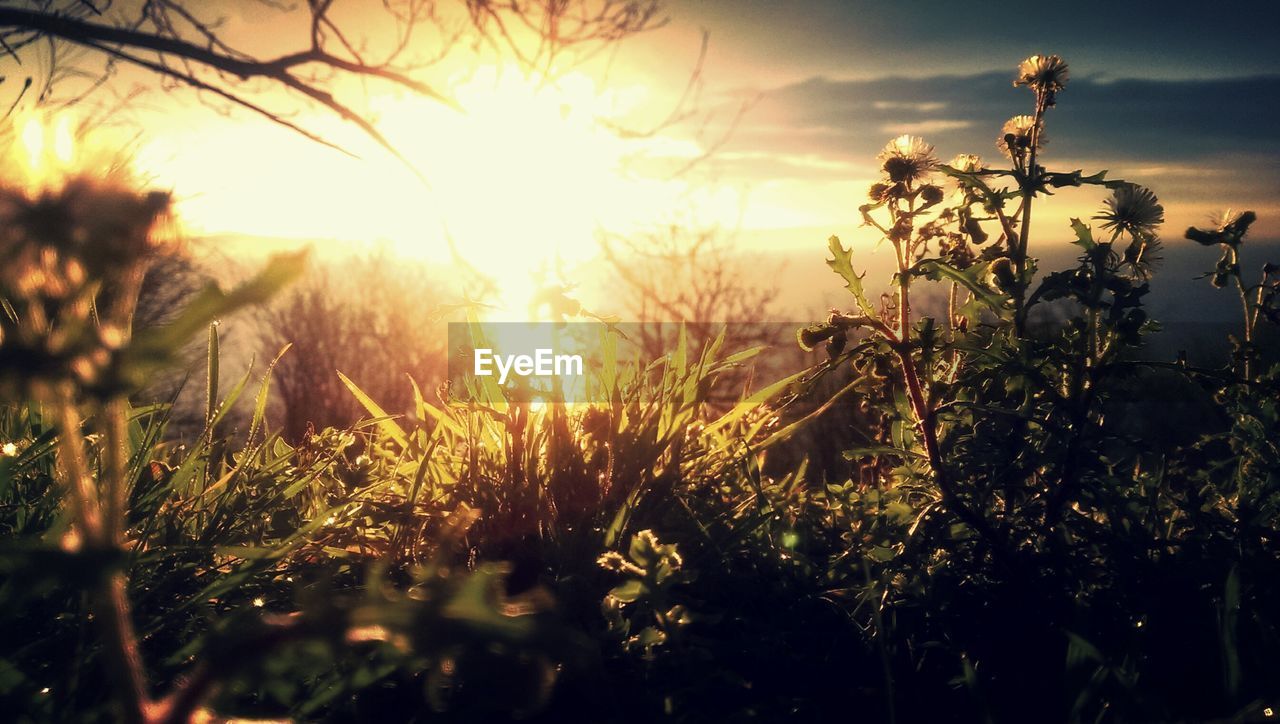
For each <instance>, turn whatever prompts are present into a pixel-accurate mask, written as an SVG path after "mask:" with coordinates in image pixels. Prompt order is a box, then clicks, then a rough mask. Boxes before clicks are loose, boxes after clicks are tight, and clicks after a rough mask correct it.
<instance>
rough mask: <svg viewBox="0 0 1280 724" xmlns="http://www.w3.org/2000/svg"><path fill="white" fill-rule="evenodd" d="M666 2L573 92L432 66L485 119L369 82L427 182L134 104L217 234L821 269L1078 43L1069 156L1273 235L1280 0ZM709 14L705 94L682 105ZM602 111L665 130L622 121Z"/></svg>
mask: <svg viewBox="0 0 1280 724" xmlns="http://www.w3.org/2000/svg"><path fill="white" fill-rule="evenodd" d="M374 4H375V3H366V4H365V5H366V6H368V5H374ZM337 6H338V7H340V8H343V11H342V12H343V13H345V15H343V16H342V17H343V18H344V19H346V20H347V21H348V22H349V23H351V24H352V27H353V28H354V29H355V30H357V31H367V33H368V37H369V38H370V39H371V40H370V42H371V44H372V45H373V46H374V47H377V43H378V42H380V41H379V38H384V37H385V35H379V34H378V33H379V31H378V29H377V28H376V27H373V26H367V25H366V21H365V20H364V18H365V17H367V16H368V13H367V12H366V10H367V7H366V8H365V9H362V5H361V3H359V2H348V3H345V4H344V3H342V2H339V3H338V4H337ZM202 7H203V8H206V9H207V10H206V11H207V12H209V13H211V16H212V15H222V16H225V22H224V24H223V25H222V26H221V27H222V28H223V31H224V32H225V33H226V35H227V37H228V38H230V39H232V40H233V41H234V43H233V44H239V45H240V46H241V47H245V48H249V49H253V50H259V51H262V52H264V53H267V54H272V53H273V52H278V50H280V49H282V48H280V46H281V45H285V46H289V47H286V48H283V49H285V50H287V49H291V47H292V46H291V45H290V44H291V43H293V42H295V41H297V40H299V39H300V38H304V37H305V36H303V35H301V34H300V32H301V31H302V30H304V29H302V28H300V26H299V25H298V24H297V22H296V16H295V17H293V18H292V19H291V18H290V17H289V16H288V15H282V14H281V13H279V12H277V11H274V10H272V9H270V8H269V7H266V6H264V5H261V4H258V3H252V2H243V1H241V0H220V1H219V2H215V3H211V4H208V5H202ZM362 13H363V14H362ZM668 14H669V16H670V20H669V22H668V23H667V24H666V26H665V27H663V28H661V29H659V30H655V31H651V32H649V33H646V34H643V35H641V36H638V37H636V38H632V39H629V40H627V41H625V42H624V43H623V44H622V45H621V46H619V47H618V48H617V49H616V52H613V53H609V54H605V55H603V56H600V57H598V58H597V59H596V60H595V61H593V62H592V63H590V64H587V65H585V66H583V67H582V68H580V69H577V70H575V71H573V72H570V73H567V74H566V75H565V76H562V77H561V78H560V80H559V81H558V82H557V83H556V84H555V85H554V87H550V88H548V87H545V86H544V87H538V88H535V87H533V86H532V85H531V84H530V83H529V82H527V81H525V80H524V79H523V78H521V76H520V74H519V73H515V72H511V71H510V69H508V68H504V67H501V66H500V65H496V64H495V61H494V59H493V58H492V57H485V58H483V59H482V60H480V61H479V63H480V65H479V66H477V62H476V60H475V57H478V56H471V55H468V54H466V53H463V54H462V55H461V56H460V58H459V59H458V60H456V61H451V62H445V63H441V64H440V65H439V66H438V67H437V68H435V69H433V70H432V71H431V73H432V74H433V76H432V77H433V79H434V80H435V81H438V83H439V84H441V85H442V86H444V87H447V88H451V89H453V91H454V94H455V95H456V96H457V97H458V98H459V100H460V101H461V102H462V105H463V107H464V108H465V109H466V112H465V113H462V114H459V113H457V112H455V111H451V110H448V109H444V108H443V107H441V106H439V104H432V103H430V102H425V101H421V100H414V99H411V98H406V97H404V94H397V93H388V92H385V91H380V90H378V89H376V88H375V89H373V90H371V91H370V90H367V89H363V88H361V89H356V90H357V91H358V92H359V93H360V94H361V97H362V98H365V99H366V101H367V103H366V104H365V105H363V106H362V107H363V108H366V109H368V110H369V111H370V112H371V114H372V115H374V116H376V118H377V119H378V122H379V126H380V128H383V129H384V130H385V131H386V133H387V135H388V136H389V137H391V139H392V140H393V141H394V142H396V143H397V144H398V145H399V146H401V147H402V148H403V149H404V150H405V151H406V155H407V156H409V157H410V158H412V159H413V160H414V162H415V163H417V164H418V165H419V167H420V170H421V171H422V172H423V174H424V176H425V177H426V179H427V184H426V185H424V184H422V183H421V182H420V181H419V180H418V179H417V178H416V177H415V176H414V175H413V174H412V173H410V172H408V171H407V170H406V169H405V168H404V166H403V165H402V164H400V163H398V162H397V161H395V160H394V159H391V158H389V157H388V155H387V154H385V153H382V152H380V151H379V150H378V149H376V148H375V147H373V146H372V144H370V143H369V141H368V139H367V138H362V137H361V136H360V135H359V134H358V133H356V132H354V131H353V130H352V129H351V128H349V127H347V126H344V124H343V123H342V122H341V121H339V120H337V119H335V118H333V117H332V116H329V115H326V114H324V113H322V112H319V111H316V110H315V109H309V108H306V107H298V108H297V109H296V110H297V115H296V116H294V118H295V119H296V120H298V121H300V122H303V123H305V124H307V125H308V126H309V127H311V128H313V129H317V130H320V131H322V132H324V133H325V134H326V135H328V136H329V137H331V138H334V139H335V140H337V141H339V142H340V143H342V144H343V145H344V146H345V147H347V148H348V149H349V150H353V151H355V152H356V153H358V154H359V155H360V156H361V159H359V160H354V159H351V158H348V157H346V156H342V155H340V154H337V153H335V152H332V151H329V150H326V149H323V148H320V147H318V146H316V145H315V144H313V143H311V142H309V141H306V140H305V139H302V138H301V137H299V136H297V134H293V133H291V132H289V131H287V130H285V129H282V128H279V127H274V126H271V125H270V124H268V123H266V122H263V121H261V120H260V119H256V118H253V117H250V116H247V115H246V114H244V113H231V114H226V113H223V112H220V111H221V110H225V109H220V108H217V107H216V104H209V103H208V102H207V99H206V100H205V101H202V100H200V99H198V98H196V97H194V96H193V95H192V94H191V93H187V92H170V91H164V90H157V89H156V88H154V87H152V90H151V91H150V92H149V93H148V94H147V95H144V96H143V97H142V99H141V101H140V102H139V103H138V108H137V109H136V114H135V117H136V118H137V119H139V122H140V124H141V126H142V128H143V133H142V135H141V136H140V137H139V140H138V146H137V154H136V155H137V159H138V163H139V165H140V166H141V167H142V168H143V170H144V171H145V172H147V173H148V174H150V175H151V176H152V177H153V178H154V179H156V182H157V183H158V184H160V185H167V186H169V187H171V188H173V189H174V191H175V194H176V195H177V197H178V199H179V211H180V213H183V214H184V215H185V218H186V221H187V223H188V225H189V226H190V228H191V229H193V230H194V231H195V233H201V234H209V235H224V236H225V235H227V234H240V235H243V236H251V237H255V238H277V237H278V238H291V239H303V240H323V243H325V244H329V245H346V244H358V243H369V242H386V243H390V244H391V245H392V246H394V247H395V248H397V249H399V250H401V251H402V252H405V253H411V254H414V255H421V256H425V257H428V258H436V259H439V258H442V257H443V256H444V255H445V254H447V253H449V252H448V244H447V243H445V239H446V237H448V238H452V239H453V241H454V244H455V247H454V248H461V249H462V251H463V252H464V255H469V256H470V260H472V261H477V260H481V261H489V260H492V259H493V258H495V257H497V258H501V259H503V260H504V261H505V262H507V263H510V264H514V265H517V266H522V267H532V266H535V265H536V264H538V263H541V262H545V261H546V259H547V257H549V256H555V257H558V258H561V257H568V258H569V259H570V261H574V262H582V261H585V260H587V259H589V258H590V257H591V256H592V255H593V254H594V252H595V249H596V246H595V237H596V235H597V234H598V233H599V232H600V230H601V229H606V230H610V231H612V230H622V231H630V230H635V229H639V228H642V227H643V226H644V225H646V224H667V223H684V224H689V225H719V226H722V227H725V228H732V229H735V230H737V231H736V236H735V237H734V238H735V241H736V242H737V243H740V244H741V245H743V246H744V247H746V248H749V249H752V250H757V251H765V252H769V253H774V252H788V253H790V252H795V253H796V254H799V253H801V252H802V251H806V250H807V251H808V252H809V253H810V254H811V255H812V256H814V257H815V259H818V263H819V265H820V258H819V257H820V256H821V254H822V247H823V244H824V240H825V238H826V237H827V235H829V234H831V233H839V234H841V235H842V237H843V238H848V239H850V240H852V241H853V242H855V243H863V244H865V245H867V246H868V247H869V246H870V245H871V244H872V242H873V241H874V239H873V237H871V236H870V235H869V234H868V233H867V230H866V229H863V228H859V225H858V223H857V222H858V219H857V206H858V204H860V203H861V202H862V199H863V198H865V190H866V187H867V185H868V184H869V183H871V182H872V181H874V180H875V177H876V175H877V173H878V169H877V166H876V162H875V155H876V153H877V152H878V151H879V149H880V148H881V147H882V146H883V145H884V144H885V142H886V141H888V140H889V139H891V138H893V137H894V136H897V135H899V134H903V133H909V134H915V135H920V136H923V137H924V138H925V139H926V140H927V141H928V142H930V143H932V144H934V145H935V146H936V149H937V155H938V156H939V157H940V158H942V159H943V160H946V159H949V158H950V157H951V156H953V155H954V154H957V153H962V152H964V153H978V154H980V155H982V156H984V157H986V158H988V159H991V160H993V161H994V160H995V159H996V158H997V157H998V151H997V150H996V149H995V146H994V142H995V138H996V136H997V134H998V132H999V128H1000V126H1001V124H1002V123H1003V121H1004V120H1005V119H1007V118H1008V117H1010V116H1012V115H1015V114H1018V113H1025V112H1029V110H1030V107H1031V94H1030V93H1029V92H1028V91H1027V90H1026V89H1025V88H1014V87H1013V86H1012V83H1011V81H1012V78H1013V75H1014V69H1015V68H1016V66H1017V63H1018V62H1019V61H1020V60H1021V59H1022V58H1024V57H1026V56H1027V55H1030V54H1033V53H1042V54H1047V53H1056V54H1059V55H1061V56H1062V57H1063V58H1065V59H1066V60H1067V62H1068V63H1069V64H1070V66H1071V81H1070V83H1069V84H1068V86H1067V88H1066V90H1065V91H1064V92H1063V93H1062V94H1061V96H1060V98H1059V104H1058V106H1057V107H1056V108H1054V109H1052V110H1051V112H1050V114H1049V117H1048V120H1047V127H1046V134H1047V137H1048V139H1049V140H1048V143H1047V146H1046V148H1045V152H1044V154H1043V156H1042V159H1043V161H1044V163H1046V165H1048V166H1049V167H1050V168H1053V169H1057V170H1075V169H1082V170H1084V171H1086V172H1087V173H1092V172H1095V171H1099V170H1103V169H1106V170H1108V171H1109V172H1110V175H1111V176H1112V177H1120V178H1125V179H1127V180H1130V181H1134V182H1138V183H1142V184H1144V185H1147V186H1149V187H1151V188H1152V189H1153V190H1154V191H1155V192H1156V193H1157V194H1158V195H1159V196H1160V198H1161V200H1162V202H1163V203H1164V204H1165V207H1166V212H1167V213H1166V216H1167V219H1168V222H1167V224H1166V228H1165V230H1164V234H1165V236H1166V238H1167V239H1169V240H1170V241H1171V243H1170V244H1168V245H1167V246H1169V247H1174V249H1173V250H1172V252H1171V253H1174V254H1177V253H1183V251H1184V250H1182V249H1181V247H1182V245H1179V244H1178V243H1177V241H1176V240H1180V238H1181V235H1182V234H1181V231H1182V229H1184V228H1185V227H1186V226H1187V225H1190V224H1204V223H1207V221H1208V219H1209V216H1210V215H1211V214H1212V213H1213V212H1215V211H1217V210H1221V209H1223V208H1226V207H1235V208H1253V209H1256V210H1257V211H1258V213H1259V215H1260V217H1261V221H1260V222H1259V224H1258V225H1257V227H1255V229H1256V231H1255V235H1256V236H1258V237H1260V238H1280V134H1278V133H1277V132H1276V129H1277V128H1280V123H1277V121H1276V119H1277V115H1278V114H1277V111H1280V100H1278V99H1280V64H1278V63H1277V61H1280V44H1278V43H1276V42H1275V40H1274V33H1275V29H1276V28H1277V27H1280V3H1274V2H1261V1H1259V2H1231V1H1223V2H1214V3H1204V2H1194V3H1190V2H1161V3H1150V2H1145V3H1140V2H1125V1H1121V0H1112V1H1111V2H1071V3H1021V4H1009V3H999V4H997V3H961V2H934V1H932V0H930V1H915V2H895V3H890V2H860V1H845V2H836V1H831V0H828V1H819V0H789V1H786V2H784V1H782V0H777V1H774V2H766V1H764V0H673V1H672V2H670V3H669V4H668ZM704 31H705V32H707V33H709V37H710V42H709V45H708V52H707V56H706V58H705V61H704V63H703V64H702V66H701V70H700V75H699V80H700V84H699V89H700V90H699V93H698V94H697V96H696V103H694V104H692V105H689V106H686V107H680V108H681V110H685V111H689V113H688V114H687V117H683V118H682V120H681V121H680V122H678V123H673V124H671V125H669V126H667V125H661V124H659V123H658V121H660V120H661V119H664V118H666V117H667V116H668V115H669V114H670V113H671V112H672V110H673V109H675V108H677V100H678V98H679V97H680V95H681V92H682V91H683V89H684V88H685V85H686V82H687V81H688V79H689V76H690V73H691V72H693V70H694V69H695V68H696V67H698V66H697V64H698V57H699V47H700V43H701V37H702V33H703V32H704ZM4 70H5V69H4V68H0V72H3V71H4ZM7 70H9V71H12V70H13V69H12V68H9V69H7ZM145 82H146V79H145V78H144V77H142V76H140V75H137V74H124V75H123V76H122V78H121V79H118V81H117V84H118V85H123V84H126V83H145ZM152 86H154V84H152ZM10 87H12V85H10ZM0 90H3V86H0ZM345 90H348V91H350V90H352V89H350V88H347V89H345ZM264 92H266V93H268V94H269V93H271V92H272V91H270V90H267V91H264ZM0 95H3V94H2V93H0ZM744 104H745V106H744ZM211 105H213V106H214V107H211ZM744 107H745V110H743V109H744ZM601 119H607V120H608V121H610V122H611V123H614V124H621V125H623V126H626V127H628V128H631V129H633V130H634V129H651V130H653V131H654V133H652V134H651V135H647V136H641V137H619V135H618V134H617V133H615V132H613V131H612V130H611V127H610V126H608V125H606V124H602V123H601V122H600V121H601ZM694 161H696V163H694V164H693V166H692V168H691V169H689V166H690V164H691V162H694ZM1103 196H1104V193H1103V192H1099V191H1095V190H1087V191H1071V192H1066V193H1062V194H1059V196H1058V197H1056V198H1055V199H1053V200H1052V201H1050V202H1049V203H1047V204H1046V205H1045V209H1046V213H1045V214H1043V215H1042V216H1041V218H1051V219H1061V221H1062V223H1061V224H1060V225H1059V226H1060V228H1058V227H1051V228H1049V229H1048V230H1047V233H1046V234H1045V240H1046V243H1056V244H1059V245H1060V246H1061V245H1062V244H1064V243H1065V240H1066V239H1067V238H1069V233H1068V227H1067V220H1068V219H1069V217H1071V216H1083V217H1087V216H1088V215H1089V214H1091V213H1094V210H1095V209H1096V208H1097V207H1098V206H1099V204H1100V202H1101V200H1102V197H1103Z"/></svg>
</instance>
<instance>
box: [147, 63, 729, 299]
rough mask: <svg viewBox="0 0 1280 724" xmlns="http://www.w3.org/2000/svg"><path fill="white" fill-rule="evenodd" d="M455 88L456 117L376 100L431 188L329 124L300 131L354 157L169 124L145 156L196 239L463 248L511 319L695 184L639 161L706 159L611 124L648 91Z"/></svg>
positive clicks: (680, 145) (443, 110) (485, 83)
mask: <svg viewBox="0 0 1280 724" xmlns="http://www.w3.org/2000/svg"><path fill="white" fill-rule="evenodd" d="M449 93H450V95H451V96H452V97H453V98H454V99H456V100H457V102H458V104H459V106H461V108H462V109H463V110H462V111H457V110H454V109H450V108H447V107H445V106H444V105H442V104H440V103H437V102H433V101H430V100H427V99H423V98H419V97H414V96H412V95H387V96H383V97H374V98H371V99H370V102H369V105H370V109H371V115H372V116H373V117H374V118H375V121H376V125H377V127H378V129H379V130H380V131H381V132H382V133H383V134H384V135H385V136H386V137H387V139H388V140H389V141H390V142H391V144H392V145H393V146H394V147H395V148H396V149H397V150H398V151H399V152H400V153H401V154H403V156H404V158H405V159H406V160H407V161H408V162H409V163H410V164H412V165H413V166H414V167H416V168H417V169H419V170H420V171H421V174H422V176H423V178H424V179H425V181H426V183H425V184H424V183H423V180H422V179H420V178H418V177H416V176H415V175H414V173H413V172H411V171H410V170H409V169H408V168H407V167H406V166H405V164H404V163H402V162H401V161H399V160H397V159H395V158H394V157H392V156H391V155H390V154H388V153H387V152H386V151H385V150H382V149H380V148H378V147H376V146H375V145H374V144H373V143H372V142H370V141H369V139H367V138H363V137H355V138H354V139H353V137H352V136H351V135H350V128H344V127H343V126H342V125H341V124H340V123H337V122H335V121H333V120H332V119H328V118H325V117H323V116H321V115H317V116H315V117H310V118H299V119H297V120H299V121H300V122H302V121H305V122H304V123H303V125H306V126H308V127H309V128H312V129H316V130H319V131H321V132H322V133H324V134H325V135H327V136H329V137H332V138H338V139H347V141H348V142H347V143H344V144H343V145H344V146H346V147H348V148H350V149H351V150H353V151H354V152H356V153H357V154H358V155H359V156H360V158H359V159H350V158H347V157H344V156H342V155H340V154H336V153H330V152H327V151H326V150H324V149H322V148H320V147H318V146H316V145H315V144H312V143H310V142H307V141H305V140H303V139H301V138H299V137H295V134H290V133H288V132H287V131H284V130H282V129H278V128H274V127H267V128H262V127H261V126H262V125H263V124H259V125H258V126H257V127H254V125H253V124H244V123H241V124H238V125H223V126H222V127H220V128H217V129H216V130H213V129H202V130H200V131H196V130H192V129H190V128H185V129H184V128H180V127H175V128H174V129H173V133H171V134H170V135H169V137H168V138H167V139H164V140H159V141H158V142H156V143H153V144H151V145H150V146H149V147H148V148H145V149H143V152H142V153H141V154H140V158H139V161H140V164H141V166H142V167H143V168H144V169H145V170H146V171H147V172H149V173H150V174H151V175H152V176H154V177H155V178H157V179H163V180H164V181H165V182H166V183H168V184H172V187H173V189H174V190H175V192H176V198H177V201H178V212H179V216H180V218H182V219H183V221H184V223H186V224H188V225H190V226H192V228H193V230H194V231H196V232H198V233H207V234H213V233H219V234H221V233H236V234H250V235H256V236H267V237H284V238H291V239H299V240H317V241H325V242H326V243H327V242H335V243H340V244H359V243H383V244H388V245H389V246H390V247H392V248H393V249H394V250H395V251H396V253H398V254H402V255H405V256H410V257H415V258H423V259H427V260H429V261H433V262H449V261H450V260H451V259H452V258H453V254H454V253H455V251H456V253H457V254H458V255H459V256H461V257H462V259H463V260H464V261H465V262H466V263H467V264H468V265H470V266H471V267H473V268H475V269H476V270H478V271H480V272H481V273H483V274H484V275H486V276H488V277H490V278H491V279H492V281H493V282H494V283H495V285H496V286H497V287H498V289H499V290H500V297H501V298H500V300H499V301H500V302H502V305H503V306H504V307H506V310H507V311H508V312H509V313H512V314H513V315H523V314H524V312H526V311H527V309H528V304H529V301H530V299H531V296H532V295H533V293H534V291H535V290H536V286H537V282H536V281H535V276H537V275H539V274H543V276H548V274H547V271H548V270H552V271H554V270H556V269H561V270H564V271H565V272H566V273H570V274H571V273H572V271H573V269H574V268H575V267H576V266H578V265H580V264H582V263H584V262H586V261H588V260H590V259H592V258H594V257H595V256H596V255H597V254H598V253H599V247H598V244H597V234H598V231H599V230H600V229H601V228H604V229H608V230H610V231H612V232H626V231H630V230H634V229H636V228H639V227H641V226H642V225H645V224H651V223H653V222H654V220H655V219H661V218H664V217H666V216H667V215H669V213H670V210H671V209H672V208H674V207H676V206H678V205H679V204H680V199H681V198H682V194H685V193H686V192H687V191H688V189H689V185H688V184H687V183H685V182H683V181H680V180H671V179H667V178H663V177H661V176H658V175H655V174H653V173H651V172H649V173H644V172H638V171H636V168H635V167H636V165H637V164H636V163H635V162H636V160H637V159H647V160H652V159H654V158H661V159H675V162H674V163H673V164H671V165H672V166H673V167H674V166H677V165H679V164H680V163H682V162H683V161H682V159H688V158H693V157H696V156H698V155H699V154H700V153H701V152H702V149H701V148H700V147H699V145H698V144H697V143H695V142H693V141H684V140H676V139H672V138H668V137H635V136H632V137H628V136H627V135H626V134H620V133H618V132H617V131H616V130H615V129H612V128H610V127H609V123H608V121H616V120H617V119H619V118H623V117H626V116H627V114H628V113H631V112H633V111H635V110H636V109H640V110H641V111H643V109H644V104H646V103H653V102H654V101H653V100H652V98H650V92H649V90H648V89H646V88H644V87H642V86H629V87H628V86H620V85H618V84H615V83H611V84H610V85H609V87H608V89H601V87H599V86H598V85H597V83H596V82H595V81H594V80H593V79H592V78H591V77H589V76H587V75H585V74H581V73H570V74H567V75H564V76H559V77H557V78H556V79H555V80H554V82H539V81H538V80H537V79H531V78H529V77H528V76H526V75H525V74H524V73H522V72H521V71H520V70H518V69H516V68H514V67H502V68H498V67H487V68H480V69H478V70H476V71H474V72H471V73H468V74H467V75H466V76H460V77H458V78H456V79H455V81H454V82H453V83H452V84H451V86H450V92H449ZM604 119H608V121H606V120H604ZM343 134H346V135H343ZM725 206H726V207H728V206H731V204H725ZM733 213H735V212H734V211H729V212H728V213H727V214H726V216H727V217H732V214H733ZM549 276H551V277H554V273H552V274H550V275H549ZM552 281H554V279H552Z"/></svg>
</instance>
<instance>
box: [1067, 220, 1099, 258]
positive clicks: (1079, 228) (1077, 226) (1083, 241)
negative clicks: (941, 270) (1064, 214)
mask: <svg viewBox="0 0 1280 724" xmlns="http://www.w3.org/2000/svg"><path fill="white" fill-rule="evenodd" d="M1071 230H1072V231H1074V232H1075V233H1076V240H1075V241H1073V242H1071V243H1072V244H1075V245H1076V246H1079V247H1081V248H1083V249H1084V250H1085V251H1093V249H1094V247H1096V246H1097V245H1098V243H1097V242H1095V241H1094V240H1093V229H1091V228H1089V227H1088V226H1086V225H1085V223H1084V222H1083V221H1081V220H1080V219H1076V218H1072V219H1071Z"/></svg>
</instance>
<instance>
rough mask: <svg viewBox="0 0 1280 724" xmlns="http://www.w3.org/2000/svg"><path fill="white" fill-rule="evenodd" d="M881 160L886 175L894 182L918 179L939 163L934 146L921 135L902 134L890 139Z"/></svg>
mask: <svg viewBox="0 0 1280 724" xmlns="http://www.w3.org/2000/svg"><path fill="white" fill-rule="evenodd" d="M879 160H880V163H881V168H883V169H884V172H885V175H887V176H888V177H889V180H890V181H893V182H894V183H905V182H909V181H918V180H920V179H922V178H924V177H925V176H927V175H929V172H930V171H932V170H933V167H934V166H937V165H938V159H936V158H934V156H933V146H932V145H930V144H928V143H925V141H924V139H923V138H920V137H919V136H908V135H905V134H904V135H901V136H898V137H897V138H895V139H893V140H892V141H889V143H888V145H886V146H885V147H884V150H883V151H881V152H880V156H879Z"/></svg>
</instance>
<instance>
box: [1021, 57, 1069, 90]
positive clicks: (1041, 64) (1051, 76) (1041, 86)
mask: <svg viewBox="0 0 1280 724" xmlns="http://www.w3.org/2000/svg"><path fill="white" fill-rule="evenodd" d="M1070 77H1071V73H1070V71H1068V69H1067V63H1066V61H1064V60H1063V59H1062V58H1060V57H1058V56H1056V55H1033V56H1031V57H1030V58H1027V59H1026V60H1024V61H1022V63H1021V64H1020V65H1019V66H1018V79H1017V80H1015V81H1014V82H1013V84H1014V85H1015V86H1019V85H1025V86H1029V87H1030V88H1031V89H1032V90H1034V91H1036V92H1045V93H1057V92H1058V91H1060V90H1062V89H1063V87H1064V86H1066V84H1067V79H1068V78H1070Z"/></svg>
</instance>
